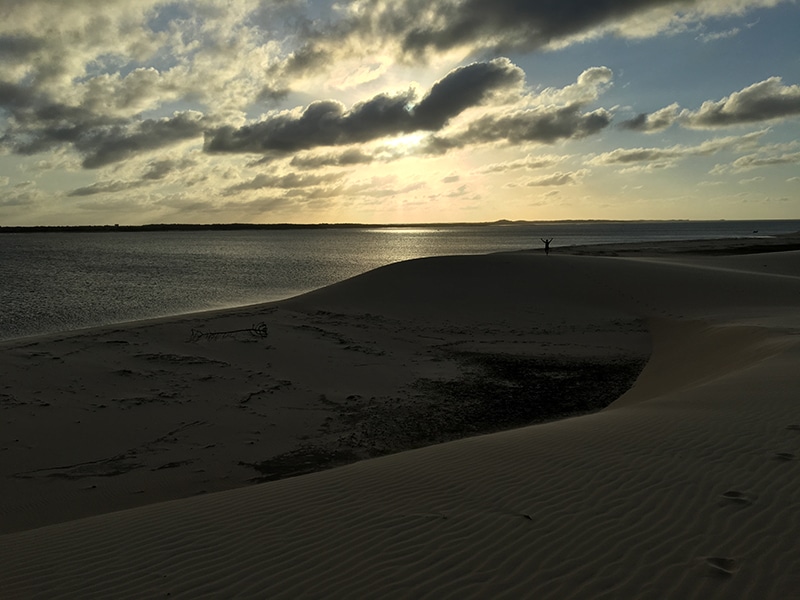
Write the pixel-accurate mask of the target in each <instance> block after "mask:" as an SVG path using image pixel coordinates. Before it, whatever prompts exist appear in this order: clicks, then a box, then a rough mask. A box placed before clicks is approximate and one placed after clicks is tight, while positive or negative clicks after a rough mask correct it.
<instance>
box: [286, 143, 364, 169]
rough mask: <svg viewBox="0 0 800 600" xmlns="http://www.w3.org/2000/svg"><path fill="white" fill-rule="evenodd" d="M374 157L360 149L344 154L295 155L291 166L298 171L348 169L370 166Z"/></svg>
mask: <svg viewBox="0 0 800 600" xmlns="http://www.w3.org/2000/svg"><path fill="white" fill-rule="evenodd" d="M373 160H374V157H373V156H372V155H370V154H367V153H365V152H364V151H362V150H361V149H360V148H349V149H347V150H345V151H343V152H326V153H303V154H295V155H294V156H293V157H292V160H291V161H290V162H289V164H290V165H291V166H292V167H295V168H298V169H318V168H320V167H347V166H353V165H364V164H369V163H371V162H372V161H373Z"/></svg>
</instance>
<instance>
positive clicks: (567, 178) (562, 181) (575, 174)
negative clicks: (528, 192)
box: [525, 169, 589, 187]
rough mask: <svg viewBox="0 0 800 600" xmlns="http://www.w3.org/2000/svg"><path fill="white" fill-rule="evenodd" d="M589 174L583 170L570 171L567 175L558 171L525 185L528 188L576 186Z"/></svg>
mask: <svg viewBox="0 0 800 600" xmlns="http://www.w3.org/2000/svg"><path fill="white" fill-rule="evenodd" d="M588 173H589V171H588V170H587V169H581V170H580V171H568V172H566V173H562V172H560V171H557V172H555V173H553V174H551V175H545V176H543V177H537V178H536V179H531V180H529V181H528V182H527V183H525V185H526V186H528V187H540V186H542V187H547V186H553V185H574V184H575V183H578V181H580V180H581V179H582V178H583V177H584V176H586V175H587V174H588Z"/></svg>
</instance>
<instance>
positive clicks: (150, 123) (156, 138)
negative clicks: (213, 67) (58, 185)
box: [74, 111, 205, 169]
mask: <svg viewBox="0 0 800 600" xmlns="http://www.w3.org/2000/svg"><path fill="white" fill-rule="evenodd" d="M204 123H205V119H204V118H203V115H202V114H201V113H199V112H196V111H184V112H181V113H176V114H175V115H173V116H172V117H165V118H162V119H146V120H144V121H141V122H140V123H136V124H135V125H132V126H128V127H121V126H114V127H109V128H98V129H94V130H92V131H89V132H86V133H83V134H81V135H79V136H78V137H77V139H76V140H75V141H74V146H75V148H76V149H77V150H78V151H79V152H81V154H83V155H84V159H83V163H82V164H83V166H84V168H87V169H96V168H98V167H102V166H105V165H109V164H111V163H114V162H118V161H121V160H125V159H127V158H130V157H132V156H135V155H137V154H141V153H144V152H148V151H152V150H157V149H160V148H164V147H166V146H171V145H173V144H177V143H179V142H183V141H186V140H189V139H194V138H199V136H201V135H202V134H203V131H204V129H205V127H204Z"/></svg>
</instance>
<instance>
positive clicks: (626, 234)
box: [0, 221, 800, 339]
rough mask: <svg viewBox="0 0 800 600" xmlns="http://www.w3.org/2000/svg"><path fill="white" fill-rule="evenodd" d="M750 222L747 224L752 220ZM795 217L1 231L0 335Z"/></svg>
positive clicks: (764, 228)
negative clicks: (404, 271) (441, 265)
mask: <svg viewBox="0 0 800 600" xmlns="http://www.w3.org/2000/svg"><path fill="white" fill-rule="evenodd" d="M756 230H757V231H758V233H757V234H754V231H756ZM798 230H800V221H741V222H737V221H714V222H655V223H646V222H626V223H609V222H587V223H542V224H525V225H503V226H484V227H469V226H449V227H416V228H374V229H370V228H364V229H311V230H298V229H295V230H260V231H259V230H243V231H191V232H180V231H166V232H163V231H162V232H102V233H77V232H69V233H66V232H49V233H6V234H0V307H2V313H0V339H10V338H16V337H24V336H30V335H37V334H42V333H53V332H58V331H67V330H73V329H79V328H83V327H91V326H95V325H104V324H110V323H119V322H125V321H133V320H138V319H145V318H151V317H159V316H166V315H174V314H181V313H187V312H194V311H200V310H208V309H214V308H223V307H230V306H241V305H245V304H252V303H256V302H266V301H271V300H278V299H281V298H287V297H290V296H293V295H296V294H299V293H302V292H305V291H309V290H312V289H316V288H319V287H322V286H325V285H329V284H331V283H334V282H336V281H341V280H343V279H346V278H348V277H352V276H354V275H357V274H359V273H363V272H365V271H368V270H370V269H373V268H375V267H379V266H381V265H385V264H389V263H392V262H397V261H400V260H406V259H410V258H419V257H424V256H441V255H449V254H484V253H488V252H499V251H507V250H522V249H526V248H539V247H541V246H542V244H541V242H540V241H539V239H540V238H543V237H547V238H550V237H552V238H554V242H553V246H554V247H556V248H557V247H558V246H566V245H575V244H597V243H617V242H634V241H654V240H668V239H700V238H721V237H743V236H753V235H757V236H769V235H776V234H780V233H789V232H793V231H798Z"/></svg>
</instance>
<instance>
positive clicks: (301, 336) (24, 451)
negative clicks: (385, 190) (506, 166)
mask: <svg viewBox="0 0 800 600" xmlns="http://www.w3.org/2000/svg"><path fill="white" fill-rule="evenodd" d="M798 244H800V237H798V236H797V235H793V236H782V237H778V238H770V239H768V240H713V241H697V242H690V241H683V242H675V243H660V244H658V245H655V244H640V245H615V246H602V247H600V246H598V247H575V248H568V249H561V248H558V249H556V250H555V251H553V252H551V253H550V254H549V255H545V253H544V252H543V251H542V250H540V249H536V250H532V251H521V252H507V253H497V254H489V255H476V256H446V257H434V258H424V259H416V260H410V261H405V262H400V263H395V264H392V265H388V266H386V267H381V268H379V269H376V270H373V271H370V272H368V273H365V274H363V275H359V276H357V277H354V278H351V279H348V280H345V281H342V282H340V283H337V284H334V285H331V286H328V287H325V288H322V289H319V290H316V291H313V292H309V293H307V294H303V295H301V296H297V297H294V298H290V299H288V300H282V301H279V302H272V303H268V304H261V305H253V306H248V307H241V308H236V309H226V310H221V311H215V312H208V313H195V314H189V315H183V316H179V317H170V318H164V319H157V320H151V321H144V322H136V323H129V324H125V325H116V326H109V327H103V328H95V329H87V330H82V331H77V332H70V333H62V334H53V335H48V336H40V337H33V338H26V339H22V340H13V341H8V342H3V343H1V344H0V369H2V372H3V381H2V384H0V403H1V406H2V417H3V421H4V423H3V428H2V430H1V432H0V436H1V437H0V478H2V482H3V488H2V489H3V493H2V495H0V532H1V535H2V537H1V538H0V539H2V543H0V589H1V590H3V597H8V598H37V597H38V598H56V597H65V598H67V597H115V598H117V597H119V598H123V597H129V598H143V597H147V598H151V597H167V596H169V597H171V598H198V597H211V598H227V597H242V598H244V597H252V598H265V597H270V598H272V597H276V598H278V597H285V598H300V597H308V598H334V597H335V598H411V597H413V598H424V597H430V598H441V597H458V598H463V597H475V598H499V597H508V598H519V597H530V598H742V597H754V598H755V597H757V598H775V599H778V598H781V599H783V598H800V575H798V574H797V573H798V572H800V571H798V569H797V567H798V559H797V556H796V552H795V550H794V544H795V540H796V538H797V536H798V533H800V529H798V519H797V514H798V512H797V509H798V507H799V506H800V477H798V475H800V472H798V468H800V466H799V465H800V463H799V462H798V458H800V409H798V400H800V373H799V372H798V369H797V365H798V364H800V362H798V359H800V336H798V332H800V310H798V307H800V249H798V248H800V246H798Z"/></svg>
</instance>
